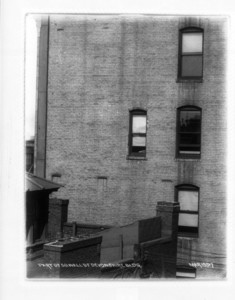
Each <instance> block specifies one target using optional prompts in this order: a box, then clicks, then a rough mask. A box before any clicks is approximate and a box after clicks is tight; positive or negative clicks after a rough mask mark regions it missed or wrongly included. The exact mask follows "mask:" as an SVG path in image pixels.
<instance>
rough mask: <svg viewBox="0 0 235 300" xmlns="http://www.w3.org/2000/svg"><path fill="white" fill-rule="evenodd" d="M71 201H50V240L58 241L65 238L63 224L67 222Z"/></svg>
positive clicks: (52, 199)
mask: <svg viewBox="0 0 235 300" xmlns="http://www.w3.org/2000/svg"><path fill="white" fill-rule="evenodd" d="M68 203H69V200H65V199H57V198H51V199H49V216H48V239H49V240H53V239H58V238H61V237H62V236H63V224H64V223H65V222H67V217H68Z"/></svg>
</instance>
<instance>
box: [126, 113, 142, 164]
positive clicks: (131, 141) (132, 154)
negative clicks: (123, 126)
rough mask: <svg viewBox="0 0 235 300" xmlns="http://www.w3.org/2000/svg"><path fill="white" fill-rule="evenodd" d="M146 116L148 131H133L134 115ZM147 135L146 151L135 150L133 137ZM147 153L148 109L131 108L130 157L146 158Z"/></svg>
mask: <svg viewBox="0 0 235 300" xmlns="http://www.w3.org/2000/svg"><path fill="white" fill-rule="evenodd" d="M134 116H145V117H146V130H145V131H146V132H145V133H133V117H134ZM134 136H140V137H145V151H144V153H137V152H133V147H134V146H133V137H134ZM146 154H147V110H145V109H142V108H134V109H131V110H129V138H128V158H136V159H145V158H146Z"/></svg>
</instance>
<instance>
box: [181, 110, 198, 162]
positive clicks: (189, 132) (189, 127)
mask: <svg viewBox="0 0 235 300" xmlns="http://www.w3.org/2000/svg"><path fill="white" fill-rule="evenodd" d="M176 149H177V150H176V156H177V157H182V158H200V155H201V108H199V107H196V106H182V107H179V108H178V109H177V141H176Z"/></svg>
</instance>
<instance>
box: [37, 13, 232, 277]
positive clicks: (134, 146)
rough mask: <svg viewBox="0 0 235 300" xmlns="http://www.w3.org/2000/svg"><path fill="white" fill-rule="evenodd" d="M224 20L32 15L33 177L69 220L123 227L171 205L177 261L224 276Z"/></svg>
mask: <svg viewBox="0 0 235 300" xmlns="http://www.w3.org/2000/svg"><path fill="white" fill-rule="evenodd" d="M226 26H227V19H226V18H224V17H216V18H213V17H205V16H204V17H179V16H177V17H173V16H171V17H168V16H161V17H159V16H154V15H152V16H131V15H130V16H122V15H103V16H102V15H63V16H58V15H51V16H49V17H47V16H45V17H43V18H42V19H41V21H40V22H38V27H39V29H40V30H39V47H38V49H39V52H38V115H37V124H38V125H37V135H36V174H37V175H39V176H45V177H46V178H48V179H51V178H52V177H53V176H54V175H55V174H56V176H60V179H59V181H60V182H61V183H63V184H64V185H65V186H64V188H61V189H60V192H59V197H61V198H66V199H69V201H70V202H69V208H68V210H69V211H68V216H69V221H77V222H84V223H94V224H107V225H124V224H128V223H130V222H133V221H136V220H138V219H141V218H148V217H152V216H154V215H155V214H156V204H157V201H170V202H173V201H179V202H180V205H181V213H180V216H179V220H180V221H179V237H178V264H179V265H188V264H191V263H195V262H196V263H197V262H199V263H211V265H210V266H211V267H208V268H207V267H205V268H198V269H197V277H199V278H202V277H206V278H208V277H213V278H214V277H222V276H224V274H225V265H224V259H225V250H226V245H225V220H226V186H225V182H226V165H225V157H226V156H225V155H226V139H225V137H226V34H227V33H226V29H227V27H226Z"/></svg>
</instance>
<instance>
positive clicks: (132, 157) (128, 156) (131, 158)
mask: <svg viewBox="0 0 235 300" xmlns="http://www.w3.org/2000/svg"><path fill="white" fill-rule="evenodd" d="M126 159H127V160H148V159H147V157H141V156H131V155H127V157H126Z"/></svg>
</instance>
